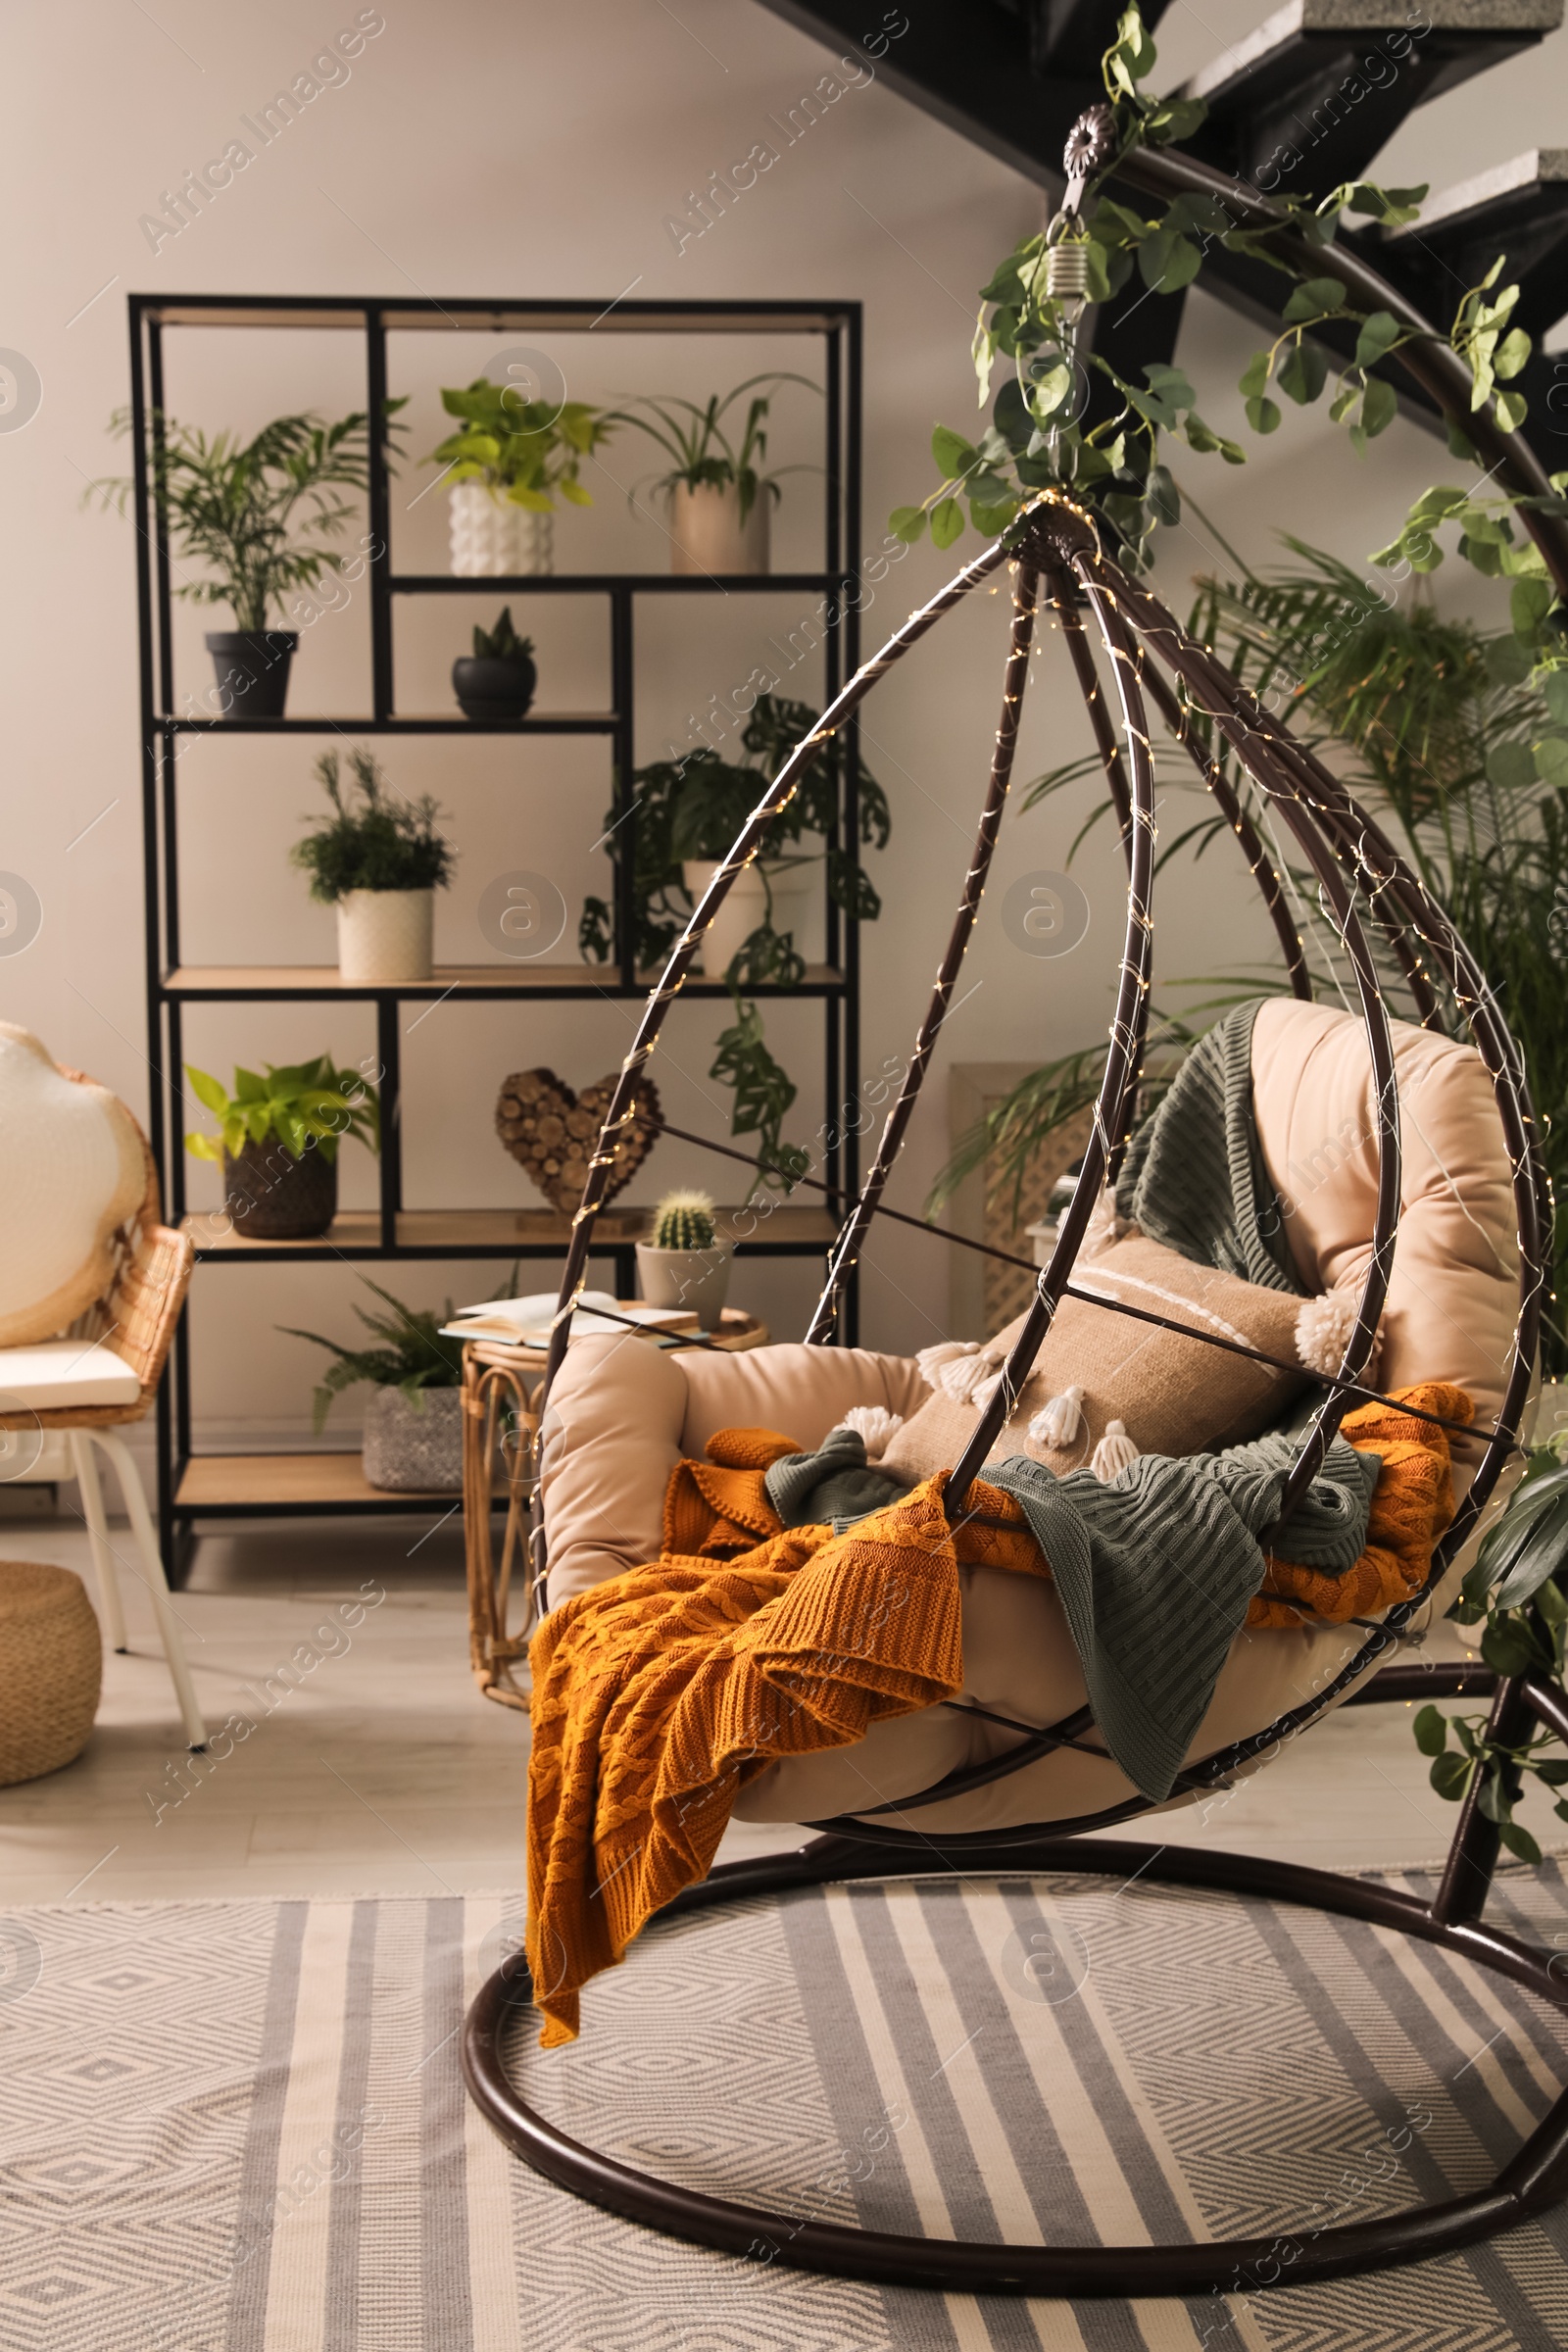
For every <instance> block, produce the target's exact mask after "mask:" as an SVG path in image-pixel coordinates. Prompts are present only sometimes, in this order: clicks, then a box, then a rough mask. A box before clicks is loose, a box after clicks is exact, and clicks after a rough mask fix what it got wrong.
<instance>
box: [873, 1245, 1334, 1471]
mask: <svg viewBox="0 0 1568 2352" xmlns="http://www.w3.org/2000/svg"><path fill="white" fill-rule="evenodd" d="M1072 1281H1073V1287H1074V1289H1075V1290H1078V1291H1086V1292H1095V1293H1098V1294H1099V1295H1100V1296H1101V1297H1103V1299H1106V1300H1107V1301H1114V1302H1120V1303H1121V1304H1123V1305H1125V1306H1131V1307H1137V1308H1139V1309H1141V1310H1142V1311H1143V1312H1144V1313H1146V1314H1153V1315H1159V1316H1163V1317H1164V1318H1166V1320H1168V1321H1169V1322H1172V1323H1180V1324H1183V1325H1185V1326H1187V1327H1188V1328H1189V1329H1190V1330H1192V1331H1194V1332H1195V1333H1202V1334H1206V1335H1209V1336H1210V1337H1211V1338H1212V1339H1218V1340H1224V1341H1228V1342H1230V1343H1231V1346H1232V1347H1242V1348H1257V1349H1258V1350H1260V1352H1261V1353H1262V1354H1264V1355H1267V1356H1272V1357H1274V1358H1275V1359H1276V1363H1277V1367H1278V1368H1276V1367H1275V1366H1274V1365H1269V1364H1260V1363H1258V1362H1256V1361H1255V1360H1254V1359H1252V1358H1250V1357H1249V1356H1246V1355H1238V1354H1233V1353H1232V1352H1230V1349H1229V1348H1217V1347H1214V1346H1212V1345H1210V1344H1208V1340H1207V1339H1205V1338H1188V1337H1186V1336H1185V1334H1184V1333H1179V1332H1172V1331H1166V1330H1163V1329H1160V1328H1159V1327H1157V1326H1156V1325H1154V1324H1152V1323H1144V1322H1139V1321H1136V1320H1135V1319H1134V1318H1133V1317H1132V1316H1130V1315H1126V1314H1119V1313H1116V1312H1114V1311H1113V1309H1112V1305H1111V1304H1109V1303H1107V1304H1106V1305H1104V1306H1099V1305H1093V1304H1091V1303H1090V1302H1089V1301H1088V1300H1087V1299H1063V1300H1062V1302H1061V1305H1060V1306H1059V1308H1058V1309H1057V1312H1056V1318H1055V1321H1054V1323H1053V1325H1052V1327H1051V1330H1050V1331H1049V1333H1048V1334H1047V1336H1046V1340H1045V1343H1044V1345H1043V1346H1042V1348H1041V1350H1040V1353H1039V1354H1038V1356H1037V1357H1036V1358H1035V1364H1034V1369H1033V1371H1032V1372H1031V1373H1030V1375H1029V1378H1028V1379H1027V1381H1026V1382H1025V1383H1024V1387H1023V1392H1022V1395H1021V1396H1020V1397H1019V1398H1018V1401H1017V1404H1016V1405H1015V1406H1014V1408H1013V1411H1012V1413H1011V1415H1010V1416H1009V1418H1008V1420H1007V1422H1006V1423H1005V1427H1004V1429H1003V1431H1002V1434H1001V1436H1000V1437H999V1438H998V1439H997V1440H996V1442H995V1444H994V1445H993V1446H992V1448H991V1458H992V1459H993V1460H994V1461H1005V1459H1006V1457H1007V1456H1008V1455H1009V1454H1014V1453H1022V1454H1027V1455H1028V1456H1029V1457H1030V1458H1031V1459H1032V1460H1034V1461H1037V1462H1044V1463H1046V1464H1047V1466H1048V1467H1049V1468H1051V1469H1053V1470H1054V1471H1055V1472H1057V1474H1058V1475H1063V1474H1065V1473H1066V1472H1067V1471H1069V1470H1081V1469H1084V1468H1086V1467H1087V1468H1089V1469H1092V1470H1093V1471H1094V1472H1095V1474H1096V1476H1097V1477H1099V1478H1103V1479H1111V1478H1114V1477H1115V1475H1116V1473H1117V1471H1119V1470H1123V1469H1125V1468H1126V1467H1127V1466H1128V1464H1129V1463H1131V1462H1133V1461H1136V1460H1137V1458H1138V1456H1139V1455H1140V1454H1142V1453H1161V1454H1169V1455H1180V1454H1190V1453H1201V1452H1204V1451H1206V1450H1208V1449H1210V1448H1212V1447H1216V1446H1235V1445H1239V1444H1240V1443H1241V1442H1242V1441H1243V1440H1244V1439H1246V1438H1254V1437H1256V1436H1257V1435H1258V1434H1259V1432H1260V1431H1262V1430H1264V1429H1267V1428H1268V1427H1269V1426H1270V1425H1271V1424H1272V1423H1273V1422H1275V1421H1277V1420H1278V1419H1279V1418H1280V1416H1281V1415H1282V1413H1283V1412H1284V1411H1285V1408H1286V1407H1287V1405H1288V1404H1289V1403H1290V1401H1291V1399H1292V1397H1294V1396H1295V1395H1296V1394H1297V1393H1298V1391H1299V1389H1301V1388H1302V1387H1303V1386H1304V1384H1305V1381H1306V1377H1307V1373H1308V1371H1313V1370H1315V1371H1324V1372H1331V1371H1335V1370H1337V1369H1338V1367H1339V1363H1340V1358H1341V1353H1342V1351H1343V1348H1344V1345H1345V1341H1346V1339H1347V1338H1348V1335H1349V1331H1350V1327H1351V1325H1352V1323H1353V1321H1354V1317H1355V1309H1356V1294H1355V1293H1354V1292H1353V1291H1352V1292H1338V1291H1336V1292H1330V1293H1328V1294H1327V1295H1326V1296H1325V1297H1323V1298H1321V1299H1300V1298H1299V1297H1297V1296H1295V1295H1294V1294H1293V1293H1291V1292H1289V1291H1273V1290H1264V1289H1262V1288H1261V1287H1259V1286H1258V1285H1257V1284H1255V1283H1250V1282H1242V1281H1240V1280H1239V1279H1238V1278H1237V1277H1236V1276H1235V1275H1232V1274H1221V1273H1217V1272H1216V1271H1215V1270H1214V1268H1213V1267H1211V1266H1201V1265H1195V1264H1194V1263H1193V1261H1192V1260H1191V1259H1190V1258H1186V1257H1179V1256H1178V1255H1177V1254H1176V1252H1175V1250H1167V1249H1165V1248H1163V1247H1162V1245H1161V1244H1160V1243H1158V1242H1152V1241H1150V1240H1148V1239H1147V1237H1146V1236H1144V1235H1142V1234H1136V1233H1135V1234H1130V1235H1128V1236H1127V1237H1126V1238H1125V1239H1123V1240H1120V1241H1117V1242H1113V1243H1112V1244H1111V1245H1110V1247H1109V1248H1108V1249H1106V1250H1103V1251H1102V1252H1101V1254H1100V1255H1098V1256H1097V1257H1095V1258H1093V1259H1091V1260H1090V1261H1089V1263H1087V1264H1084V1265H1080V1266H1079V1267H1078V1268H1077V1269H1076V1270H1075V1271H1074V1274H1073V1277H1072ZM1023 1323H1024V1317H1023V1316H1022V1315H1019V1316H1018V1317H1017V1319H1016V1320H1015V1321H1014V1322H1012V1323H1009V1324H1008V1325H1007V1328H1006V1329H1005V1331H1000V1332H998V1334H997V1336H996V1338H995V1339H994V1340H991V1341H989V1342H987V1344H986V1345H985V1346H984V1347H979V1346H976V1345H975V1344H973V1343H972V1342H971V1343H968V1344H965V1343H964V1342H962V1341H946V1342H944V1343H942V1344H941V1345H940V1346H938V1347H935V1348H924V1349H922V1351H921V1353H920V1356H919V1358H918V1361H919V1365H920V1369H921V1371H922V1372H923V1373H924V1375H925V1377H926V1379H927V1381H928V1382H929V1383H930V1385H931V1395H930V1397H928V1398H927V1399H926V1401H925V1403H924V1404H923V1405H922V1406H921V1407H920V1410H919V1411H918V1412H917V1413H914V1414H912V1415H911V1416H910V1418H909V1419H908V1420H907V1421H906V1422H905V1423H904V1424H903V1426H902V1427H900V1428H899V1429H897V1430H894V1431H892V1432H891V1433H890V1434H889V1435H888V1437H887V1440H886V1444H885V1446H884V1448H883V1450H882V1452H881V1467H882V1468H883V1469H885V1470H896V1471H898V1472H900V1473H902V1474H903V1475H904V1476H906V1477H909V1478H915V1479H921V1478H929V1477H930V1475H931V1474H932V1472H933V1471H935V1470H944V1469H951V1468H952V1467H953V1465H954V1464H955V1463H956V1461H957V1460H958V1457H959V1455H960V1454H961V1453H962V1452H963V1449H964V1447H965V1446H967V1444H968V1442H969V1440H970V1439H971V1438H972V1437H973V1435H974V1430H975V1422H976V1417H977V1414H978V1411H979V1409H980V1408H981V1406H983V1405H984V1404H985V1403H986V1402H987V1401H989V1399H990V1397H991V1395H992V1392H993V1390H994V1389H995V1387H996V1383H997V1381H998V1379H999V1377H1000V1373H1001V1367H1002V1365H1003V1364H1004V1363H1005V1360H1006V1358H1007V1356H1008V1354H1009V1353H1010V1352H1011V1350H1012V1348H1013V1345H1014V1343H1015V1342H1016V1340H1017V1338H1018V1335H1019V1333H1020V1331H1021V1330H1022V1328H1023ZM879 1434H880V1433H879Z"/></svg>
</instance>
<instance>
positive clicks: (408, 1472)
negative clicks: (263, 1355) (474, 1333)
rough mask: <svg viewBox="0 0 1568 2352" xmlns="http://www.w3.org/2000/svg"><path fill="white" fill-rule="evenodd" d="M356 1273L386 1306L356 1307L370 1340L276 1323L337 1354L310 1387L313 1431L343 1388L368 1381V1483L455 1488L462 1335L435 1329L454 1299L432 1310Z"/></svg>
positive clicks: (392, 1488)
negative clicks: (346, 1341)
mask: <svg viewBox="0 0 1568 2352" xmlns="http://www.w3.org/2000/svg"><path fill="white" fill-rule="evenodd" d="M360 1280H361V1281H362V1282H363V1283H364V1284H365V1287H366V1289H367V1290H368V1291H373V1292H374V1293H375V1295H376V1297H377V1298H378V1299H383V1300H384V1301H385V1303H386V1306H387V1307H388V1308H389V1309H390V1312H388V1313H386V1314H374V1313H369V1314H368V1313H367V1312H366V1310H365V1308H364V1307H363V1306H357V1307H356V1308H355V1309H354V1312H355V1313H356V1314H357V1315H358V1316H359V1318H360V1321H361V1322H362V1323H363V1324H364V1325H365V1328H366V1330H367V1331H368V1333H369V1334H370V1336H371V1338H372V1340H373V1341H374V1342H375V1343H376V1344H375V1346H373V1347H370V1348H344V1347H341V1346H339V1344H338V1342H337V1341H336V1340H329V1339H326V1338H324V1337H323V1336H322V1334H321V1333H320V1332H319V1331H296V1330H295V1329H294V1328H293V1326H292V1325H290V1324H283V1323H280V1324H279V1325H278V1329H279V1330H280V1331H282V1332H284V1333H286V1335H287V1337H288V1338H289V1339H291V1340H309V1341H310V1343H311V1345H312V1347H313V1348H326V1349H327V1351H328V1353H329V1354H331V1355H333V1356H335V1357H336V1359H337V1360H336V1362H335V1363H332V1364H329V1365H328V1366H327V1368H326V1371H325V1372H324V1373H323V1375H322V1377H321V1381H320V1384H319V1387H318V1389H317V1391H316V1397H315V1415H314V1427H315V1431H316V1435H317V1436H318V1437H319V1436H320V1434H321V1432H322V1430H323V1429H324V1428H325V1426H326V1416H327V1414H328V1413H329V1412H330V1411H331V1409H332V1406H333V1404H334V1402H335V1401H336V1399H337V1398H338V1397H341V1396H342V1394H343V1392H344V1390H345V1389H352V1388H355V1387H357V1386H358V1385H359V1384H360V1383H362V1382H368V1384H369V1385H370V1387H371V1389H372V1391H373V1394H372V1396H371V1397H370V1399H369V1401H368V1404H367V1406H366V1411H365V1436H364V1441H363V1452H362V1459H363V1461H364V1464H365V1479H366V1484H367V1485H368V1486H371V1487H376V1488H378V1489H380V1490H381V1491H382V1492H384V1493H386V1494H389V1495H410V1494H435V1495H456V1494H460V1493H461V1492H462V1489H463V1398H462V1395H461V1392H460V1383H461V1382H462V1379H463V1342H462V1341H461V1340H449V1339H447V1338H445V1337H444V1336H443V1333H442V1330H441V1325H442V1324H443V1323H450V1322H451V1320H452V1311H453V1310H452V1301H451V1299H448V1300H447V1303H446V1306H445V1307H444V1309H443V1310H442V1312H441V1313H440V1314H439V1315H437V1314H435V1313H434V1312H433V1311H432V1310H431V1309H430V1308H428V1307H418V1308H416V1307H411V1306H405V1305H404V1303H403V1301H402V1299H394V1298H393V1296H392V1294H391V1292H390V1291H384V1290H383V1289H382V1288H381V1285H380V1284H379V1283H378V1282H372V1281H371V1280H370V1278H369V1276H368V1274H362V1275H361V1277H360Z"/></svg>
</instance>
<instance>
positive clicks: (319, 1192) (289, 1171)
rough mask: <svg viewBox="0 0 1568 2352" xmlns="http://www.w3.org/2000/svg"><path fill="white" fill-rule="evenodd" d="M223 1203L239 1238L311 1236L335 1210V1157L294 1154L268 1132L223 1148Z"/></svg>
mask: <svg viewBox="0 0 1568 2352" xmlns="http://www.w3.org/2000/svg"><path fill="white" fill-rule="evenodd" d="M223 1206H224V1208H225V1209H226V1210H227V1211H228V1214H229V1215H230V1216H231V1217H232V1218H233V1220H234V1231H235V1232H236V1233H237V1234H238V1235H239V1236H240V1238H241V1240H245V1239H246V1238H247V1237H248V1238H249V1239H251V1240H253V1241H258V1242H305V1241H314V1240H315V1239H316V1237H317V1236H318V1235H319V1234H322V1233H324V1232H325V1231H326V1229H327V1227H328V1226H329V1225H330V1224H331V1222H332V1219H333V1218H334V1217H335V1216H336V1215H337V1161H336V1159H335V1158H333V1159H330V1160H328V1159H325V1158H323V1157H322V1155H321V1153H320V1152H306V1153H305V1156H304V1158H303V1159H296V1158H295V1157H294V1154H293V1152H290V1151H288V1150H287V1149H286V1147H285V1146H284V1145H283V1144H282V1143H281V1142H280V1141H279V1140H278V1138H277V1137H276V1136H275V1135H273V1136H269V1137H268V1140H267V1142H266V1143H265V1144H247V1145H246V1146H245V1148H244V1150H243V1151H242V1152H240V1154H239V1156H238V1158H236V1159H230V1157H229V1155H228V1153H227V1152H224V1153H223Z"/></svg>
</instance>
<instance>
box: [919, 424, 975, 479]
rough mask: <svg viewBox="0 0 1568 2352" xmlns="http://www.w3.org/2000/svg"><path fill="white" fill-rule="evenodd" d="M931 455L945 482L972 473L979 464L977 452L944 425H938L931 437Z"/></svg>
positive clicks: (959, 435)
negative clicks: (939, 467) (940, 469)
mask: <svg viewBox="0 0 1568 2352" xmlns="http://www.w3.org/2000/svg"><path fill="white" fill-rule="evenodd" d="M931 455H932V456H933V457H934V458H935V460H936V462H937V464H938V465H939V466H941V468H942V474H943V479H944V480H945V481H951V480H953V479H954V478H955V477H956V476H960V475H963V474H966V473H970V472H972V471H973V469H974V467H975V466H978V465H979V463H980V453H979V451H978V450H976V449H972V448H971V447H970V445H969V443H968V442H967V441H966V440H965V439H964V437H963V435H962V434H961V433H956V432H953V431H952V430H951V429H950V428H949V427H948V426H947V425H945V424H939V425H938V426H937V429H936V431H935V432H934V433H933V434H932V436H931Z"/></svg>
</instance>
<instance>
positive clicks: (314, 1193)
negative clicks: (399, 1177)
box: [185, 1054, 380, 1242]
mask: <svg viewBox="0 0 1568 2352" xmlns="http://www.w3.org/2000/svg"><path fill="white" fill-rule="evenodd" d="M185 1075H186V1077H187V1078H188V1079H189V1080H190V1084H191V1092H192V1093H193V1094H194V1095H195V1097H196V1099H197V1101H198V1102H199V1103H202V1104H203V1105H204V1106H205V1107H206V1108H207V1109H208V1110H210V1111H211V1112H212V1114H213V1116H214V1118H215V1119H217V1121H218V1127H219V1132H218V1133H217V1135H187V1136H186V1138H185V1149H186V1151H187V1152H189V1153H190V1154H191V1156H192V1158H193V1159H211V1160H216V1161H217V1162H218V1164H219V1166H220V1167H221V1170H222V1174H223V1208H224V1211H225V1213H226V1214H227V1215H228V1216H230V1217H232V1219H233V1220H234V1228H235V1231H236V1232H237V1233H239V1234H241V1235H243V1236H245V1237H247V1238H249V1239H251V1240H254V1241H259V1242H284V1241H309V1240H313V1239H314V1238H315V1237H316V1236H317V1235H319V1234H322V1233H325V1232H326V1230H327V1228H328V1226H329V1225H330V1224H331V1222H332V1219H333V1218H334V1217H335V1216H336V1214H337V1148H338V1145H339V1143H340V1142H341V1140H342V1138H343V1137H344V1136H346V1135H357V1136H358V1137H359V1139H360V1141H361V1142H362V1143H363V1144H366V1145H368V1147H369V1149H370V1150H371V1151H372V1152H375V1151H378V1150H379V1148H380V1103H379V1101H378V1098H377V1096H376V1092H375V1089H374V1087H373V1086H369V1085H368V1084H367V1082H366V1080H365V1079H364V1078H362V1077H361V1075H360V1073H359V1071H358V1070H340V1069H339V1068H338V1067H337V1065H336V1063H335V1062H334V1061H333V1060H332V1058H331V1055H330V1054H319V1055H318V1057H317V1058H316V1060H315V1061H299V1062H285V1063H281V1064H278V1065H275V1066H274V1064H273V1063H271V1062H269V1063H268V1065H267V1071H266V1075H265V1076H262V1075H260V1074H259V1073H258V1072H257V1071H255V1070H244V1069H236V1070H235V1072H234V1092H233V1093H232V1095H230V1094H229V1093H228V1092H227V1090H226V1088H225V1087H224V1086H223V1085H222V1083H221V1080H219V1079H217V1078H214V1077H211V1076H210V1075H209V1074H208V1072H207V1071H206V1070H197V1069H193V1068H192V1067H191V1065H190V1063H189V1062H187V1063H186V1064H185Z"/></svg>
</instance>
